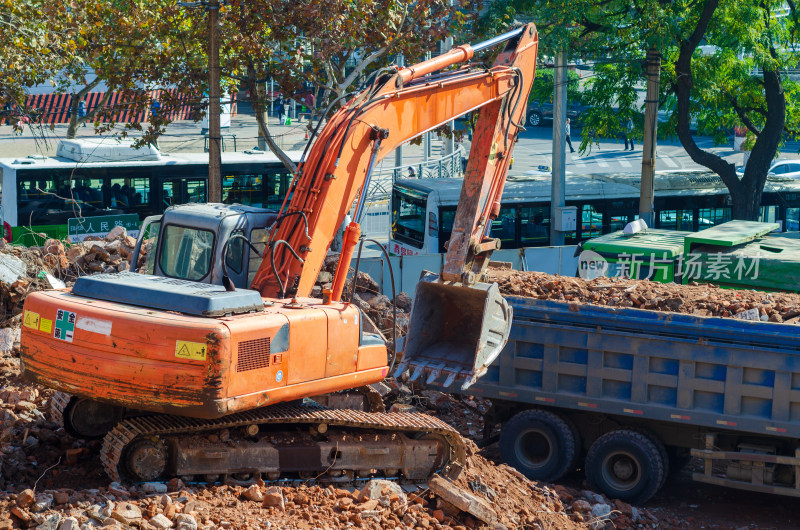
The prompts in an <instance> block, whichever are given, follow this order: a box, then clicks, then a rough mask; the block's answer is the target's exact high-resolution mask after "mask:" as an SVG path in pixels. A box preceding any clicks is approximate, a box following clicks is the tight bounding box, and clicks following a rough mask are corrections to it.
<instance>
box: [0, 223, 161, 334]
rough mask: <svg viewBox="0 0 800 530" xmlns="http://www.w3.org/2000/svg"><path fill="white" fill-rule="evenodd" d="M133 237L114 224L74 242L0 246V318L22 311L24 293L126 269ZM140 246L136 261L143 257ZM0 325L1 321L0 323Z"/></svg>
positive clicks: (128, 264)
mask: <svg viewBox="0 0 800 530" xmlns="http://www.w3.org/2000/svg"><path fill="white" fill-rule="evenodd" d="M135 246H136V239H135V238H133V237H131V236H129V235H127V233H126V231H125V228H124V227H121V226H118V227H115V228H114V229H112V230H111V231H110V232H109V233H108V234H106V236H105V237H98V236H89V237H87V238H86V239H85V240H83V241H81V242H78V243H72V244H70V243H67V244H66V245H65V244H64V242H62V241H59V240H58V239H48V240H46V241H45V243H44V245H42V246H41V247H23V246H18V245H8V244H2V246H0V311H2V314H3V322H7V321H9V319H11V318H14V317H16V316H17V315H19V314H20V313H21V312H22V306H23V304H24V302H25V297H26V296H27V295H28V293H31V292H33V291H38V290H42V289H53V288H63V287H65V286H66V285H69V284H71V282H73V281H74V280H75V279H76V278H78V277H79V276H85V275H87V274H95V273H99V272H119V271H126V270H128V269H130V259H131V256H132V254H133V249H134V247H135ZM146 250H147V249H144V250H143V253H142V255H141V256H140V260H139V261H143V260H144V259H145V255H146ZM0 325H2V324H1V323H0Z"/></svg>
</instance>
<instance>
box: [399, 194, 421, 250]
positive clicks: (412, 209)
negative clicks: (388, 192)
mask: <svg viewBox="0 0 800 530" xmlns="http://www.w3.org/2000/svg"><path fill="white" fill-rule="evenodd" d="M426 202H427V201H426V198H425V197H424V196H423V195H422V193H419V194H416V193H413V192H412V191H410V190H408V191H406V190H401V189H399V188H395V189H394V190H393V191H392V237H393V238H394V239H397V240H398V241H402V242H403V243H408V244H410V245H412V246H414V247H417V248H422V245H423V244H424V243H425V219H426V215H425V209H426V204H425V203H426Z"/></svg>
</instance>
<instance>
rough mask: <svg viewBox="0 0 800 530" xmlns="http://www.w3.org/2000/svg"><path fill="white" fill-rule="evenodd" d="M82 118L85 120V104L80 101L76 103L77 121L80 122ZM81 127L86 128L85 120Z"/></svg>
mask: <svg viewBox="0 0 800 530" xmlns="http://www.w3.org/2000/svg"><path fill="white" fill-rule="evenodd" d="M84 118H86V102H85V101H84V100H81V102H80V103H78V121H81V120H83V119H84ZM83 126H84V127H86V121H85V120H84V121H83Z"/></svg>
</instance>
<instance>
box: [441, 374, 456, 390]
mask: <svg viewBox="0 0 800 530" xmlns="http://www.w3.org/2000/svg"><path fill="white" fill-rule="evenodd" d="M458 374H459V372H450V375H448V376H447V379H445V380H444V384H442V386H443V387H445V388H450V386H451V385H452V384H453V381H455V380H456V377H458Z"/></svg>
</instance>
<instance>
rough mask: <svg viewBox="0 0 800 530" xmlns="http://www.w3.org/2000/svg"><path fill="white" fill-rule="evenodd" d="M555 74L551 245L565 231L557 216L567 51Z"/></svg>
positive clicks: (556, 243)
mask: <svg viewBox="0 0 800 530" xmlns="http://www.w3.org/2000/svg"><path fill="white" fill-rule="evenodd" d="M555 70H556V71H555V72H554V74H553V85H554V86H553V89H554V92H555V95H554V96H555V97H554V98H553V169H552V173H551V174H552V177H551V179H550V245H551V246H559V245H563V244H564V232H561V231H560V230H556V217H557V216H560V215H561V208H562V207H563V206H564V181H565V173H566V167H565V166H566V164H567V151H566V142H567V140H566V132H565V131H566V127H567V52H566V51H565V50H561V51H559V52H558V55H557V56H556V68H555Z"/></svg>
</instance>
